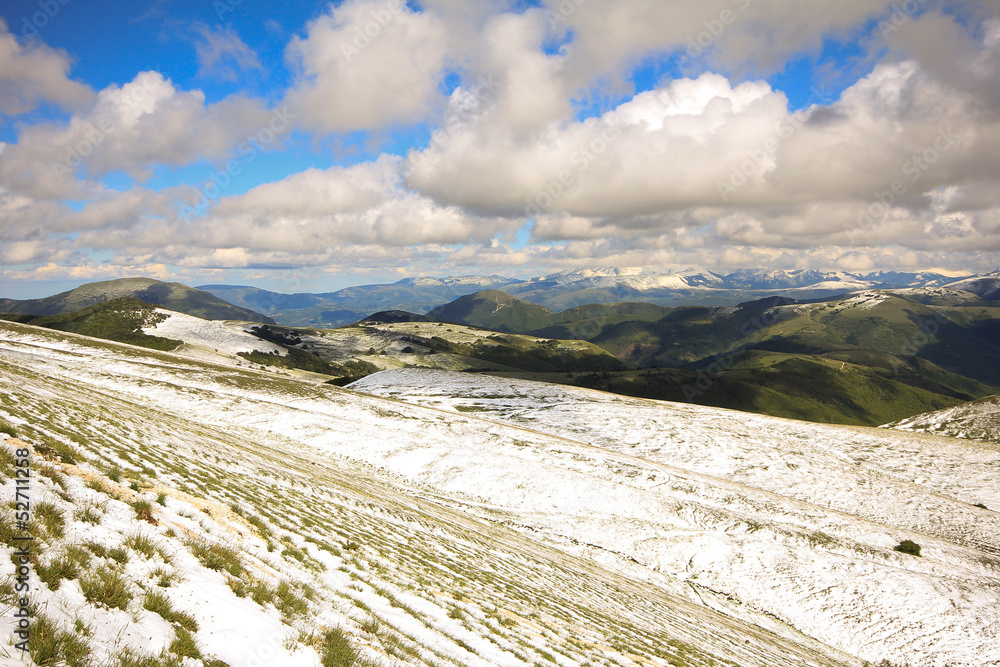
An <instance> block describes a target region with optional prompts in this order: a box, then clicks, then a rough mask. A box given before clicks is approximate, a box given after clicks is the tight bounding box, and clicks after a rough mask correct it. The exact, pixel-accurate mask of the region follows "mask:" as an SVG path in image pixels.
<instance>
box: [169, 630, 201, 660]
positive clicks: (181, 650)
mask: <svg viewBox="0 0 1000 667" xmlns="http://www.w3.org/2000/svg"><path fill="white" fill-rule="evenodd" d="M175 632H176V636H175V637H174V641H172V642H170V652H171V653H173V654H174V655H176V656H177V657H179V658H191V659H193V660H201V649H200V648H199V647H198V643H197V642H196V641H195V640H194V635H192V634H191V632H190V631H189V630H188V629H187V628H184V627H177V628H176V629H175Z"/></svg>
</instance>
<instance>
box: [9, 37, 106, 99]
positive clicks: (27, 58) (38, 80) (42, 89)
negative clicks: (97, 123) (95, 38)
mask: <svg viewBox="0 0 1000 667" xmlns="http://www.w3.org/2000/svg"><path fill="white" fill-rule="evenodd" d="M71 64H72V63H71V61H70V59H69V56H68V55H66V53H65V52H63V51H58V50H55V49H52V48H49V47H47V46H45V45H44V44H41V43H38V42H31V43H29V44H28V45H23V44H22V43H21V42H19V41H18V40H17V39H16V38H15V37H14V35H13V34H11V33H10V31H9V30H8V29H7V24H6V23H4V21H3V19H0V114H6V115H17V114H23V113H26V112H28V111H31V110H32V109H34V108H35V107H37V106H38V105H39V104H42V103H44V102H51V103H53V104H56V105H59V106H61V107H65V108H69V109H75V108H79V107H82V106H84V105H86V104H87V103H88V102H89V101H90V100H91V98H92V97H93V94H94V93H93V91H92V90H91V89H90V88H89V87H88V86H86V85H84V84H82V83H79V82H77V81H73V80H72V79H70V78H69V70H70V66H71Z"/></svg>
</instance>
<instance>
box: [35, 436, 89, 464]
mask: <svg viewBox="0 0 1000 667" xmlns="http://www.w3.org/2000/svg"><path fill="white" fill-rule="evenodd" d="M35 453H36V454H38V455H39V456H41V457H42V458H43V459H45V460H46V461H59V462H61V463H71V464H72V463H76V462H77V461H78V460H80V459H82V458H83V455H82V454H80V452H79V451H77V449H76V448H75V447H73V446H71V445H67V444H66V443H65V442H60V441H59V440H56V439H55V438H50V437H46V438H45V439H44V440H42V442H41V443H39V444H36V445H35Z"/></svg>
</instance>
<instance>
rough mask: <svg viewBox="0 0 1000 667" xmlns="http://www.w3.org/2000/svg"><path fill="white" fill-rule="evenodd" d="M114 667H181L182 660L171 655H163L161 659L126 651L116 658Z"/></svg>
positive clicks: (129, 650)
mask: <svg viewBox="0 0 1000 667" xmlns="http://www.w3.org/2000/svg"><path fill="white" fill-rule="evenodd" d="M115 660H117V661H118V662H117V663H112V664H113V665H114V667H181V661H180V659H179V658H178V657H177V656H175V655H172V654H170V653H166V652H164V653H162V654H160V656H159V657H157V656H155V655H149V654H144V653H136V652H134V651H133V650H132V649H128V648H127V649H125V650H123V651H122V652H121V653H119V654H118V655H117V656H115Z"/></svg>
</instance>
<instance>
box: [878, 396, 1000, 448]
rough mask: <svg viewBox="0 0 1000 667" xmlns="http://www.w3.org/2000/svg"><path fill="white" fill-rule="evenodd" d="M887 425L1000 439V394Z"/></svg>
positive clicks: (926, 431) (889, 426)
mask: <svg viewBox="0 0 1000 667" xmlns="http://www.w3.org/2000/svg"><path fill="white" fill-rule="evenodd" d="M886 428H893V429H899V430H901V431H917V432H923V433H936V434H938V435H950V436H954V437H958V438H971V439H973V440H988V441H990V442H1000V395H998V396H987V397H986V398H981V399H979V400H978V401H971V402H969V403H963V404H962V405H956V406H955V407H953V408H947V409H945V410H937V411H935V412H928V413H925V414H921V415H915V416H913V417H909V418H907V419H901V420H899V421H897V422H893V423H891V424H886Z"/></svg>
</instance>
